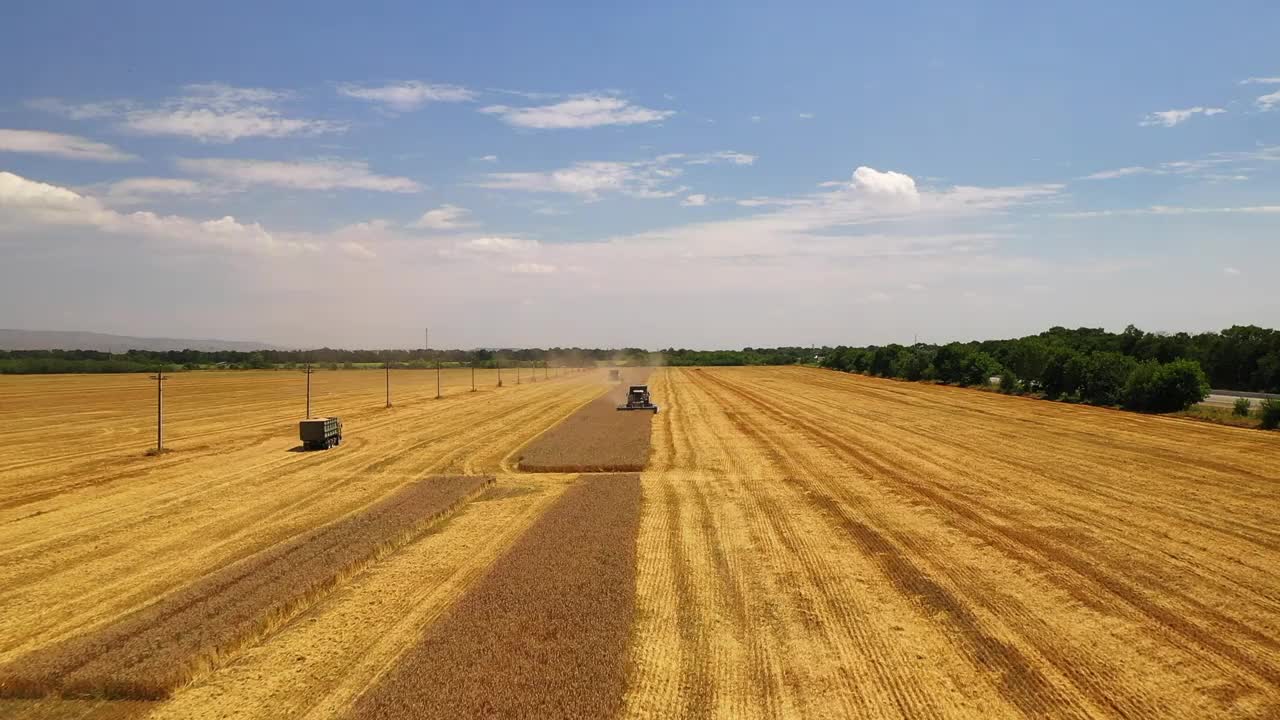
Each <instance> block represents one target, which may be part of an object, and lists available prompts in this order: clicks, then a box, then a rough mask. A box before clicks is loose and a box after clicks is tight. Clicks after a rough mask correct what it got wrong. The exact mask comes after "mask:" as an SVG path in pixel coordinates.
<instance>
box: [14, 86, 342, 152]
mask: <svg viewBox="0 0 1280 720" xmlns="http://www.w3.org/2000/svg"><path fill="white" fill-rule="evenodd" d="M183 89H184V90H185V94H184V95H182V96H179V97H176V98H170V99H168V100H164V101H161V102H159V103H153V104H146V103H139V102H134V101H130V100H118V101H110V102H105V103H86V104H80V105H71V104H67V103H63V102H62V101H59V100H55V99H49V98H45V99H40V100H34V101H32V102H30V103H29V105H31V106H32V107H36V108H39V109H43V110H47V111H51V112H56V113H59V114H62V115H66V116H67V117H70V118H72V119H77V120H83V119H90V118H112V119H115V120H116V121H117V124H118V126H119V127H121V128H122V129H125V130H129V131H132V132H136V133H140V134H143V135H177V136H181V137H190V138H194V139H196V140H200V141H201V142H233V141H235V140H239V139H241V138H246V137H270V138H278V137H287V136H290V135H316V134H320V133H329V132H342V131H344V130H345V129H346V126H344V125H342V124H340V123H334V122H329V121H325V120H314V119H308V118H297V117H288V116H286V115H284V114H283V113H282V112H281V111H280V110H279V108H278V105H279V104H280V103H282V102H284V101H287V100H290V99H292V98H293V95H292V94H291V93H288V92H283V91H276V90H267V89H264V88H238V87H232V86H230V85H224V84H222V83H207V84H197V85H187V86H185V87H184V88H183Z"/></svg>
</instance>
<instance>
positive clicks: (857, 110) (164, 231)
mask: <svg viewBox="0 0 1280 720" xmlns="http://www.w3.org/2000/svg"><path fill="white" fill-rule="evenodd" d="M437 5H438V6H436V7H426V6H425V4H422V3H370V4H368V5H367V6H361V7H359V8H358V9H356V8H355V6H352V5H350V4H349V3H341V4H340V3H309V4H307V5H305V6H303V5H291V6H286V5H285V4H280V3H262V4H248V3H244V4H240V3H223V4H219V5H216V6H208V7H196V6H195V5H191V4H179V3H163V4H162V3H113V4H112V5H111V6H110V7H109V8H108V7H107V6H105V5H102V4H100V3H88V2H85V3H68V2H50V3H42V4H28V5H27V6H25V7H22V8H20V9H17V10H10V11H8V18H7V21H6V22H5V23H3V24H0V62H2V63H3V66H4V67H5V68H6V71H7V72H6V73H5V75H6V82H5V83H3V84H0V173H2V174H0V252H2V253H3V256H2V257H3V258H4V261H3V263H0V326H4V327H21V328H32V329H80V330H97V331H105V332H118V333H127V334H134V335H170V336H187V337H197V336H199V337H209V336H214V337H227V338H236V339H239V338H254V339H260V340H264V341H268V342H276V343H280V344H285V345H295V344H296V345H316V344H329V345H345V346H356V345H360V346H374V345H376V346H405V345H413V344H415V343H416V342H417V340H416V339H417V337H418V336H419V334H420V331H419V330H418V328H420V327H421V326H423V325H428V324H429V325H431V326H432V327H433V329H434V330H433V335H435V336H436V337H437V338H440V340H439V342H440V344H442V345H449V346H460V347H465V346H472V345H557V344H558V345H568V344H583V345H611V344H619V345H620V344H626V345H642V346H649V347H663V346H668V345H675V346H696V347H736V346H743V345H770V344H791V343H796V344H809V343H818V344H823V343H841V342H843V343H871V342H889V341H909V340H910V339H911V338H912V337H913V336H916V335H918V336H920V337H921V338H924V339H929V340H938V341H942V340H949V339H967V338H971V337H1001V336H1011V335H1017V334H1023V333H1028V332H1035V331H1039V330H1041V329H1043V328H1046V327H1048V326H1050V325H1054V324H1063V325H1072V326H1075V325H1090V326H1106V327H1111V328H1119V327H1123V326H1124V325H1125V324H1128V323H1130V322H1134V323H1137V324H1139V325H1141V326H1144V327H1146V328H1150V329H1158V330H1180V329H1188V330H1198V329H1216V328H1220V327H1223V326H1226V325H1230V324H1232V323H1250V322H1252V323H1259V324H1266V325H1271V326H1275V325H1277V324H1280V322H1277V321H1280V292H1277V291H1276V289H1275V288H1276V282H1275V280H1276V271H1275V267H1276V266H1277V265H1276V264H1277V261H1280V242H1278V240H1280V232H1278V231H1280V51H1277V50H1276V46H1277V43H1276V38H1275V28H1276V27H1280V6H1277V5H1276V4H1275V3H1264V2H1256V3H1247V2H1226V3H1216V4H1202V3H1194V4H1193V3H1136V2H1135V3H1075V4H1073V5H1072V6H1071V7H1070V8H1069V9H1065V8H1064V9H1054V8H1048V7H1042V5H1045V4H1041V3H1014V2H1009V3H995V2H989V3H941V2H939V3H893V4H883V3H882V4H875V5H870V6H858V5H855V4H852V3H831V4H806V5H803V6H799V5H795V6H792V5H786V6H784V5H781V4H778V5H776V6H774V7H743V6H742V4H738V3H724V4H719V3H700V4H698V6H697V7H696V8H690V7H687V6H686V4H675V3H672V4H665V3H649V4H644V5H639V4H634V5H627V6H617V7H603V6H585V7H577V6H574V5H569V4H564V5H558V6H553V5H550V4H547V5H542V6H538V7H534V6H531V5H527V4H512V5H510V6H506V5H499V4H479V3H470V4H460V5H457V6H453V7H444V6H443V4H437ZM1120 6H1122V7H1120ZM318 307H320V308H324V312H323V314H322V315H317V312H316V309H317V308H318Z"/></svg>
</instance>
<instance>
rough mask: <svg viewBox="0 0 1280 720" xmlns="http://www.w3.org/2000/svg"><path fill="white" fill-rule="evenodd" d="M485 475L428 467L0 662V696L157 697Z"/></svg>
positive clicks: (311, 598) (411, 533)
mask: <svg viewBox="0 0 1280 720" xmlns="http://www.w3.org/2000/svg"><path fill="white" fill-rule="evenodd" d="M492 482H493V478H492V477H489V476H434V477H428V478H424V479H422V480H420V481H418V482H415V483H413V484H411V485H409V486H407V487H405V488H403V489H401V490H399V491H397V492H396V493H394V494H392V495H391V496H389V497H387V498H385V499H383V500H381V501H379V502H377V503H375V504H373V505H371V506H369V507H368V508H366V509H364V510H362V511H360V512H358V513H355V514H353V515H349V516H347V517H344V518H342V519H340V520H338V521H336V522H333V523H331V524H329V525H326V526H324V527H320V528H317V529H315V530H312V531H309V532H306V533H303V534H302V535H299V536H298V537H295V538H293V539H291V540H288V541H286V542H283V543H280V544H278V545H275V546H273V547H271V548H268V549H266V550H264V551H262V552H260V553H258V554H256V555H253V556H251V557H248V558H245V559H244V560H241V561H239V562H236V563H233V564H231V565H228V566H227V567H225V568H223V569H221V570H218V571H216V572H214V573H212V574H210V575H207V576H205V577H204V578H202V579H200V580H198V581H196V582H195V583H193V584H191V585H189V586H187V587H185V588H182V589H180V590H178V591H177V592H175V593H173V594H171V595H168V596H166V597H164V598H162V599H160V600H159V601H157V602H156V603H154V604H152V605H149V606H147V607H144V608H141V609H139V610H137V611H135V612H133V613H130V614H128V615H125V616H123V617H121V618H120V619H118V620H116V621H115V622H112V623H110V624H108V625H105V626H103V627H101V628H98V629H96V630H93V631H91V632H89V633H88V634H85V635H81V636H77V637H73V638H71V639H68V640H66V641H63V642H59V643H56V644H54V645H51V646H49V647H46V648H42V649H40V650H36V651H34V652H32V653H29V654H27V655H25V656H23V657H20V658H18V659H17V660H15V661H13V662H11V663H10V664H9V665H8V666H7V667H4V668H3V669H0V697H11V698H12V697H43V696H46V695H51V694H59V695H62V696H66V697H80V696H87V697H101V698H108V699H132V700H158V699H163V698H166V697H168V696H169V695H170V694H171V693H172V692H173V690H175V689H176V688H178V687H180V686H182V685H184V684H186V683H188V682H190V681H191V680H193V679H194V678H195V677H197V676H198V675H200V674H201V673H202V672H205V671H208V670H210V669H212V668H215V667H218V666H219V665H221V664H222V663H223V662H224V660H225V659H226V658H227V657H228V656H229V655H232V654H234V653H235V652H237V651H238V650H239V649H241V648H242V647H244V646H245V645H247V644H249V643H252V642H254V641H256V640H258V639H260V638H262V637H263V636H265V635H268V634H270V633H271V632H272V631H273V630H274V629H276V628H278V627H279V626H280V625H282V624H283V623H284V622H286V621H287V620H288V619H289V618H291V617H293V616H295V615H297V614H298V613H299V612H301V611H302V610H303V609H305V608H306V607H308V606H310V605H312V604H313V603H314V602H315V601H316V600H317V599H318V598H320V597H321V596H323V595H324V594H325V593H327V592H328V591H330V590H332V589H333V588H334V587H335V586H336V585H338V584H339V583H341V582H342V581H343V580H344V579H346V578H348V577H350V576H351V575H352V574H354V573H356V572H358V571H359V570H361V569H362V568H364V567H365V566H367V565H368V564H369V563H371V562H373V561H375V560H377V559H378V558H380V557H382V556H384V555H386V554H387V553H389V552H391V551H393V550H395V549H396V548H399V547H401V546H403V545H404V544H405V543H407V542H409V541H410V540H412V539H413V538H414V537H417V536H418V535H420V534H421V533H423V532H425V531H426V529H427V527H428V526H429V525H431V524H432V523H433V522H435V521H437V520H439V519H440V518H442V517H443V516H445V515H447V514H449V513H451V512H453V511H454V510H456V509H457V508H458V507H460V506H461V505H462V504H463V503H465V502H466V501H467V500H468V499H469V498H471V497H474V496H475V495H476V494H477V493H478V492H479V491H480V490H481V489H482V488H484V487H485V486H487V485H489V484H491V483H492Z"/></svg>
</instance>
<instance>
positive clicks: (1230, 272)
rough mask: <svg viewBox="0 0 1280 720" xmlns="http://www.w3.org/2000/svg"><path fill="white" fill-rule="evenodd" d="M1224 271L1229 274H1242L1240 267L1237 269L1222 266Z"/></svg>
mask: <svg viewBox="0 0 1280 720" xmlns="http://www.w3.org/2000/svg"><path fill="white" fill-rule="evenodd" d="M1222 272H1223V273H1225V274H1227V275H1239V274H1240V270H1239V269H1237V268H1233V267H1224V268H1222Z"/></svg>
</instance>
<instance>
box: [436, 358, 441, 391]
mask: <svg viewBox="0 0 1280 720" xmlns="http://www.w3.org/2000/svg"><path fill="white" fill-rule="evenodd" d="M436 399H437V400H439V399H440V359H439V358H436Z"/></svg>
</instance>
